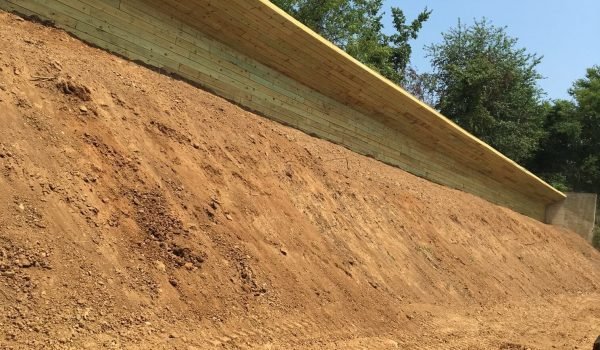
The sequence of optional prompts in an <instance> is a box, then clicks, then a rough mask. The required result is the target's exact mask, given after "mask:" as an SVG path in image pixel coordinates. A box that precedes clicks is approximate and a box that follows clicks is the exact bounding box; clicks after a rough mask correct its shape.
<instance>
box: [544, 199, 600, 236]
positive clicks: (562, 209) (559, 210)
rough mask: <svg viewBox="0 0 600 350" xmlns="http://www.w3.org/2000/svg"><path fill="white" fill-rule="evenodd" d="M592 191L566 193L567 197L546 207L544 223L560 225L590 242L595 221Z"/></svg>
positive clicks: (594, 201)
mask: <svg viewBox="0 0 600 350" xmlns="http://www.w3.org/2000/svg"><path fill="white" fill-rule="evenodd" d="M596 201H597V195H596V194H594V193H567V198H566V199H564V200H563V201H561V202H558V203H555V204H552V205H549V206H548V207H547V208H546V223H548V224H552V225H557V226H562V227H565V228H567V229H569V230H571V231H574V232H575V233H577V234H579V235H580V236H582V237H583V238H585V239H586V240H587V241H589V242H591V241H592V239H593V238H594V237H593V234H594V225H595V223H596Z"/></svg>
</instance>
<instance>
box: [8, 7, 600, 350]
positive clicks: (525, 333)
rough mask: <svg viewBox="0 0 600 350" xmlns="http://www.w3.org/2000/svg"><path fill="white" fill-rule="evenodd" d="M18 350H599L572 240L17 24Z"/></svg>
mask: <svg viewBox="0 0 600 350" xmlns="http://www.w3.org/2000/svg"><path fill="white" fill-rule="evenodd" d="M0 53H1V54H0V348H1V349H187V350H189V349H213V348H214V349H551V348H556V349H588V348H589V349H591V347H592V343H593V341H594V340H595V339H596V337H597V336H598V335H599V334H600V254H599V253H598V252H597V251H596V250H594V249H593V248H592V247H591V246H590V245H589V244H588V243H586V242H585V241H584V240H583V239H581V238H580V237H578V236H577V235H576V234H574V233H572V232H569V231H566V230H562V229H558V228H555V227H550V226H547V225H544V224H542V223H539V222H537V221H535V220H533V219H530V218H527V217H524V216H522V215H519V214H517V213H514V212H512V211H510V210H508V209H505V208H502V207H498V206H496V205H493V204H490V203H488V202H486V201H484V200H482V199H480V198H478V197H475V196H472V195H470V194H467V193H463V192H460V191H456V190H452V189H449V188H446V187H442V186H439V185H436V184H433V183H431V182H428V181H426V180H423V179H420V178H418V177H415V176H413V175H410V174H408V173H406V172H404V171H402V170H399V169H396V168H393V167H390V166H387V165H384V164H382V163H379V162H377V161H375V160H373V159H369V158H366V157H362V156H359V155H357V154H355V153H352V152H350V151H348V150H346V149H345V148H343V147H340V146H337V145H333V144H331V143H328V142H325V141H322V140H319V139H315V138H312V137H310V136H308V135H305V134H303V133H301V132H299V131H296V130H294V129H291V128H288V127H285V126H282V125H279V124H277V123H274V122H272V121H269V120H267V119H265V118H263V117H260V116H257V115H255V114H252V113H250V112H248V111H245V110H243V109H241V108H239V107H237V106H235V105H233V104H231V103H229V102H227V101H225V100H223V99H221V98H219V97H216V96H214V95H212V94H210V93H208V92H206V91H203V90H200V89H197V88H195V87H193V86H191V85H189V84H187V83H185V82H182V81H178V80H176V79H173V78H171V77H168V76H166V75H162V74H159V73H157V72H154V71H152V70H149V69H147V68H144V67H142V66H140V65H137V64H135V63H132V62H129V61H127V60H124V59H121V58H118V57H116V56H113V55H110V54H108V53H106V52H104V51H101V50H98V49H95V48H92V47H89V46H87V45H85V44H83V43H82V42H80V41H78V40H76V39H74V38H72V37H70V36H69V35H68V34H66V33H64V32H62V31H60V30H57V29H53V28H49V27H45V26H42V25H40V24H35V23H31V22H28V21H24V20H22V19H20V18H17V17H16V16H13V15H9V14H6V13H1V12H0Z"/></svg>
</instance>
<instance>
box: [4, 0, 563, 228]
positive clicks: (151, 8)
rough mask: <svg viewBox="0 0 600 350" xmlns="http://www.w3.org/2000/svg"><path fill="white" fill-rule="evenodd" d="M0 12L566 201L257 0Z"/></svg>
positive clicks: (500, 197) (99, 2)
mask: <svg viewBox="0 0 600 350" xmlns="http://www.w3.org/2000/svg"><path fill="white" fill-rule="evenodd" d="M0 8H1V9H4V10H7V11H11V12H15V13H18V14H22V15H26V16H37V17H39V18H41V19H43V20H49V21H52V22H53V23H54V24H55V25H56V26H57V27H60V28H63V29H65V30H66V31H68V32H70V33H72V34H74V35H75V36H77V37H79V38H81V39H82V40H84V41H87V42H89V43H92V44H94V45H97V46H99V47H102V48H105V49H107V50H109V51H111V52H114V53H117V54H120V55H122V56H125V57H128V58H131V59H134V60H139V61H143V62H145V63H147V64H150V65H152V66H155V67H158V68H161V69H163V70H165V71H166V72H169V73H176V74H178V75H180V76H182V77H184V78H186V79H189V80H192V81H194V82H197V83H198V84H200V85H202V86H204V87H205V88H207V89H209V90H211V91H213V92H215V93H216V94H218V95H220V96H222V97H225V98H227V99H229V100H232V101H235V102H237V103H239V104H241V105H243V106H246V107H248V108H250V109H252V110H255V111H257V112H259V113H261V114H263V115H265V116H267V117H269V118H271V119H274V120H277V121H279V122H282V123H285V124H288V125H291V126H293V127H295V128H298V129H300V130H303V131H305V132H307V133H309V134H311V135H314V136H317V137H320V138H323V139H327V140H330V141H332V142H335V143H338V144H341V145H344V146H346V147H347V148H349V149H351V150H353V151H355V152H358V153H361V154H364V155H369V156H372V157H374V158H376V159H379V160H381V161H383V162H386V163H388V164H391V165H395V166H398V167H400V168H402V169H404V170H407V171H409V172H411V173H413V174H415V175H418V176H421V177H424V178H426V179H429V180H431V181H434V182H436V183H439V184H443V185H446V186H449V187H453V188H456V189H460V190H464V191H466V192H470V193H473V194H476V195H478V196H480V197H482V198H485V199H487V200H489V201H491V202H494V203H497V204H500V205H504V206H506V207H509V208H512V209H514V210H516V211H518V212H521V213H523V214H525V215H528V216H531V217H533V218H535V219H538V220H541V221H543V220H544V217H545V210H546V207H547V206H548V205H551V204H552V203H555V202H557V201H561V200H562V199H564V197H565V196H564V194H562V193H561V192H559V191H557V190H556V189H554V188H552V187H551V186H549V185H548V184H546V183H545V182H543V181H542V180H540V179H539V178H537V177H536V176H535V175H533V174H531V173H529V172H528V171H527V170H525V169H524V168H522V167H520V166H519V165H517V164H516V163H514V162H513V161H511V160H510V159H508V158H506V157H505V156H503V155H502V154H500V153H499V152H497V151H496V150H494V149H493V148H491V147H490V146H488V145H487V144H485V143H483V142H482V141H480V140H479V139H477V138H475V137H473V136H472V135H470V134H469V133H467V132H466V131H464V130H463V129H461V128H460V127H458V126H457V125H455V124H454V123H452V122H451V121H449V120H448V119H447V118H445V117H443V116H442V115H440V114H439V113H437V112H436V111H435V110H433V109H432V108H430V107H428V106H426V105H425V104H423V103H421V102H419V101H418V100H416V99H415V98H414V97H412V96H411V95H410V94H408V93H407V92H405V91H404V90H402V89H401V88H399V87H397V86H396V85H394V84H392V83H391V82H389V81H388V80H386V79H385V78H382V77H381V76H379V75H378V74H377V73H375V72H373V71H372V70H370V69H369V68H367V67H365V66H364V65H362V64H361V63H359V62H358V61H356V60H354V59H353V58H351V57H350V56H348V55H347V54H345V53H344V52H343V51H341V50H339V49H338V48H337V47H335V46H333V45H332V44H331V43H329V42H327V41H326V40H324V39H323V38H321V37H319V36H318V35H316V34H315V33H314V32H312V31H310V29H308V28H306V27H305V26H303V25H302V24H300V23H299V22H297V21H295V20H294V19H292V18H291V17H290V16H288V15H287V14H285V13H284V12H283V11H281V10H279V9H278V8H276V7H275V6H274V5H272V4H271V3H270V2H268V1H266V0H227V1H224V0H219V1H217V0H188V1H177V0H0Z"/></svg>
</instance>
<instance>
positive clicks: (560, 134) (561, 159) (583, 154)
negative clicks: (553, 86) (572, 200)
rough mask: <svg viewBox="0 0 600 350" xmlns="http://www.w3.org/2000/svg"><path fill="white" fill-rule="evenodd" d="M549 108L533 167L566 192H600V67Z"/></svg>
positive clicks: (579, 81)
mask: <svg viewBox="0 0 600 350" xmlns="http://www.w3.org/2000/svg"><path fill="white" fill-rule="evenodd" d="M569 93H570V95H571V96H572V97H573V101H566V100H558V101H555V102H554V104H553V105H552V106H550V107H549V108H548V109H547V115H546V119H545V122H544V130H545V135H544V137H543V138H542V140H541V142H540V148H539V150H538V151H537V154H536V156H535V158H534V159H533V161H532V162H531V164H530V168H531V169H532V170H534V171H535V172H537V173H539V174H540V175H542V177H544V178H545V179H546V180H548V181H549V182H550V183H551V184H552V185H554V186H557V187H559V188H560V189H563V190H572V191H579V192H595V193H600V154H599V153H600V67H599V66H595V67H592V68H590V69H588V70H587V74H586V76H585V78H583V79H579V80H577V81H576V82H575V83H574V84H573V87H572V88H571V89H570V90H569Z"/></svg>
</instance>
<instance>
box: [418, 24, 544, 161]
mask: <svg viewBox="0 0 600 350" xmlns="http://www.w3.org/2000/svg"><path fill="white" fill-rule="evenodd" d="M427 51H428V56H429V57H430V58H431V63H432V67H433V73H432V74H431V75H432V81H433V84H434V85H433V86H432V87H431V88H432V89H433V91H434V93H435V95H436V97H437V101H436V105H435V106H436V107H437V108H438V109H439V110H440V112H441V113H442V114H444V115H446V116H447V117H449V118H450V119H452V120H454V121H455V122H457V123H458V124H459V125H460V126H462V127H464V128H465V129H467V130H468V131H470V132H471V133H473V134H474V135H476V136H477V137H479V138H481V139H482V140H483V141H485V142H487V143H488V144H490V145H492V146H493V147H495V148H496V149H498V150H499V151H501V152H502V153H504V154H506V155H507V156H508V157H510V158H512V159H513V160H515V161H517V162H523V161H525V160H527V159H529V158H530V157H532V155H533V154H534V152H535V151H536V149H537V146H538V142H539V139H540V138H541V136H542V135H543V133H542V123H543V116H544V108H543V106H542V103H541V98H542V91H541V89H540V88H539V87H538V85H537V81H538V80H539V79H540V78H541V76H540V74H539V73H538V72H537V71H536V66H537V65H538V64H539V63H540V59H541V58H540V57H538V56H536V55H535V54H530V53H528V52H527V51H526V50H525V49H523V48H518V47H517V39H515V38H512V37H510V36H508V35H507V33H506V30H505V28H504V27H496V26H494V25H491V24H490V23H488V22H487V21H486V20H485V19H483V20H481V21H476V22H475V23H474V24H473V25H471V26H467V25H463V24H462V23H461V22H460V21H459V23H458V26H457V27H455V28H452V29H450V31H448V32H447V33H445V34H443V40H442V42H441V43H440V44H435V45H431V46H429V47H427Z"/></svg>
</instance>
